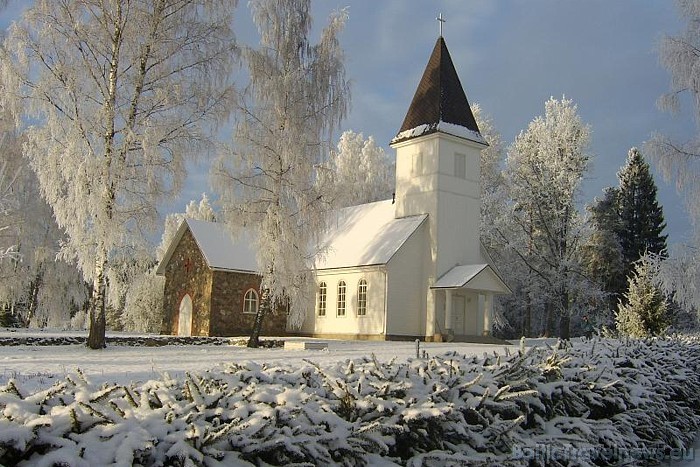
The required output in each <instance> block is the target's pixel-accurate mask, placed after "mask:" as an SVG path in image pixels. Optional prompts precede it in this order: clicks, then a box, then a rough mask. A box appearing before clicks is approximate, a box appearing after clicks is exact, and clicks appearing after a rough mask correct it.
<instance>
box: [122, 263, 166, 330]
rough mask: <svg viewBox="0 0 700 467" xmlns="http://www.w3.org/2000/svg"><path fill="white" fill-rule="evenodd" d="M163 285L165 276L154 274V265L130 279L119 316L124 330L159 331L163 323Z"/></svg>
mask: <svg viewBox="0 0 700 467" xmlns="http://www.w3.org/2000/svg"><path fill="white" fill-rule="evenodd" d="M164 287H165V278H164V277H162V276H157V275H156V274H155V267H153V268H151V269H150V270H149V271H147V272H145V273H143V274H140V275H138V276H136V278H135V279H134V280H132V281H131V283H130V288H129V292H128V293H127V294H126V301H125V304H124V313H123V315H122V317H121V324H122V325H123V327H124V329H125V330H127V331H139V332H154V333H158V332H160V330H161V327H162V324H163V289H164Z"/></svg>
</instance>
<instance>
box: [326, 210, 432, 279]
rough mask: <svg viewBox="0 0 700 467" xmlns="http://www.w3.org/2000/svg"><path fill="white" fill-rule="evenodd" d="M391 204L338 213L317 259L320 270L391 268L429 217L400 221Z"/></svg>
mask: <svg viewBox="0 0 700 467" xmlns="http://www.w3.org/2000/svg"><path fill="white" fill-rule="evenodd" d="M395 208H396V206H395V205H394V204H393V203H392V201H391V200H386V201H378V202H376V203H369V204H361V205H359V206H351V207H349V208H344V209H340V210H338V211H336V212H335V213H334V214H333V219H332V220H331V222H332V225H331V228H330V229H329V230H328V232H326V234H325V235H324V237H323V239H322V241H321V248H322V249H325V252H324V253H323V254H321V255H318V256H317V258H316V269H334V268H347V267H355V266H371V265H375V264H387V263H388V262H389V260H390V259H391V258H392V257H393V256H394V254H396V252H397V251H398V250H399V249H400V248H401V246H402V245H403V244H404V243H405V242H406V240H408V238H409V237H410V236H411V234H413V232H415V231H416V229H418V227H419V226H420V225H421V224H422V223H423V221H425V219H426V218H427V217H428V216H427V214H421V215H418V216H409V217H403V218H400V219H396V218H395V217H394V215H395Z"/></svg>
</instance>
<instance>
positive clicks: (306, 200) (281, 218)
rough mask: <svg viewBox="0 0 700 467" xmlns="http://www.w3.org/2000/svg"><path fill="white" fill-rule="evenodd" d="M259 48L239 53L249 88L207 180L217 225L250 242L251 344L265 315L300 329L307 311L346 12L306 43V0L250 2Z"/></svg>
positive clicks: (340, 110) (339, 92)
mask: <svg viewBox="0 0 700 467" xmlns="http://www.w3.org/2000/svg"><path fill="white" fill-rule="evenodd" d="M250 6H251V9H252V14H253V20H254V22H255V24H256V26H257V27H258V31H259V33H260V47H259V48H257V49H255V48H245V49H244V50H243V51H242V55H243V59H244V62H245V64H246V66H247V68H248V74H249V77H250V83H249V85H248V87H247V89H246V92H245V93H244V95H243V98H242V99H241V101H240V102H239V109H240V112H241V114H242V117H241V118H240V121H239V122H238V124H237V126H236V128H235V134H234V147H233V149H232V150H231V151H230V153H229V154H228V155H227V156H225V157H222V158H221V159H220V160H219V163H218V164H217V165H216V167H215V168H214V171H213V178H214V183H215V186H216V188H217V189H218V194H219V197H220V202H221V205H222V206H223V209H222V212H223V216H224V221H225V222H226V223H227V224H228V225H230V226H231V227H232V229H233V230H237V229H240V228H241V227H242V226H245V227H246V228H249V229H252V230H254V231H255V232H256V233H257V235H256V236H255V238H256V240H255V242H254V246H255V248H256V250H257V259H258V265H259V267H260V272H261V275H262V282H261V288H262V292H263V297H265V300H263V302H264V303H265V304H269V305H270V306H267V305H265V306H260V307H259V312H258V315H257V316H256V322H255V326H254V330H253V333H252V335H251V339H250V341H249V345H251V346H255V345H257V338H258V334H259V332H260V328H261V325H262V320H263V319H264V315H265V313H266V312H267V311H266V310H267V309H268V308H276V307H277V305H286V304H288V305H289V323H290V325H291V326H300V325H301V323H302V322H303V320H304V317H305V315H306V312H307V311H308V309H310V308H312V307H313V297H314V287H313V277H314V276H313V271H312V268H313V264H312V261H311V260H312V257H313V254H314V252H313V251H311V249H310V247H311V246H312V245H314V244H316V243H317V240H318V237H319V235H320V234H321V232H322V231H323V230H324V229H325V226H326V212H327V211H328V209H330V207H331V206H332V201H333V200H332V196H329V195H328V193H329V191H328V190H329V187H327V186H324V185H323V183H321V181H322V180H327V179H328V177H322V176H319V171H320V170H322V168H323V167H328V154H329V151H330V148H331V142H330V141H331V136H332V133H333V129H334V127H335V125H337V124H338V123H339V122H340V121H341V119H342V118H344V117H345V115H346V112H347V107H348V101H349V88H348V83H347V81H346V79H345V68H344V63H343V61H344V58H343V50H342V48H341V47H340V43H339V35H340V33H341V31H342V29H343V27H344V25H345V21H346V17H347V14H346V12H345V11H341V12H339V13H336V14H334V15H332V16H331V17H330V19H329V23H328V24H327V26H326V27H325V28H324V29H323V31H322V32H321V35H320V39H319V42H318V43H317V44H312V43H311V42H310V38H309V34H310V32H311V13H310V0H286V1H283V0H255V1H252V2H251V3H250Z"/></svg>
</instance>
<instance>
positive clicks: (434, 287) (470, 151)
mask: <svg viewBox="0 0 700 467" xmlns="http://www.w3.org/2000/svg"><path fill="white" fill-rule="evenodd" d="M486 146H487V143H486V141H485V140H484V138H483V137H482V136H481V134H480V132H479V128H478V126H477V123H476V121H475V119H474V116H473V114H472V112H471V110H470V108H469V102H468V101H467V97H466V95H465V93H464V90H463V88H462V85H461V83H460V80H459V77H458V76H457V72H456V70H455V67H454V64H453V62H452V59H451V57H450V54H449V51H448V50H447V45H446V44H445V40H444V39H443V37H439V38H438V40H437V42H436V44H435V47H434V49H433V51H432V54H431V56H430V59H429V60H428V64H427V66H426V68H425V71H424V73H423V76H422V78H421V80H420V83H419V84H418V89H417V90H416V93H415V95H414V97H413V101H412V102H411V105H410V107H409V109H408V112H407V114H406V117H405V119H404V120H403V124H402V125H401V127H400V129H399V131H398V134H397V135H396V137H394V139H393V140H392V141H391V147H392V148H393V149H395V151H396V190H395V199H390V200H386V201H379V202H375V203H369V204H363V205H359V206H352V207H349V208H344V209H340V210H338V211H335V212H333V213H331V215H332V219H331V220H332V222H331V223H332V227H331V228H330V229H329V231H328V232H326V234H325V236H324V242H323V243H324V244H323V246H325V247H327V250H326V254H325V255H323V256H322V257H319V258H317V260H316V264H315V267H316V286H317V287H316V299H315V307H314V308H313V309H310V310H308V312H307V315H306V318H305V320H304V323H303V325H302V327H301V329H295V330H292V329H286V330H285V320H286V316H283V313H282V314H277V315H275V316H274V317H271V316H268V318H270V319H268V323H267V328H266V329H264V332H265V333H267V334H268V335H281V334H283V333H284V332H285V331H286V333H288V334H296V335H302V336H313V337H322V338H338V339H375V340H398V339H416V338H418V339H421V340H425V341H443V340H463V341H481V342H485V341H489V340H490V339H491V337H490V335H491V326H492V317H493V301H494V296H495V295H496V294H504V293H509V292H510V291H509V289H508V286H507V285H506V284H505V283H504V282H503V280H501V278H500V277H499V275H498V273H497V271H496V270H495V268H494V267H493V266H492V264H491V262H490V260H489V258H488V255H487V254H486V252H485V250H484V248H483V247H482V245H481V242H480V239H479V223H480V211H481V209H480V208H481V199H480V193H481V187H480V152H481V150H482V149H483V148H485V147H486ZM257 272H258V269H257V265H256V262H255V254H254V252H253V251H252V250H251V248H250V242H249V241H248V237H246V236H245V235H244V236H242V237H239V238H236V239H232V238H231V237H230V236H229V235H228V234H227V233H226V232H225V231H224V229H223V227H222V226H220V225H218V224H215V223H208V222H202V221H192V220H186V221H184V222H183V223H182V225H181V226H180V228H179V230H178V233H177V235H176V236H175V238H174V240H173V242H172V243H171V245H170V247H169V249H168V251H167V253H166V255H165V257H164V258H163V260H162V262H161V263H160V265H159V267H158V271H157V273H158V274H162V275H165V278H166V285H165V304H164V306H165V315H166V320H165V325H164V329H163V332H164V333H167V334H192V335H246V334H247V333H248V332H249V331H250V328H251V326H252V318H253V317H254V316H255V312H256V311H257V307H258V305H259V290H258V288H259V276H258V275H257Z"/></svg>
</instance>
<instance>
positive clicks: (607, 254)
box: [584, 187, 627, 311]
mask: <svg viewBox="0 0 700 467" xmlns="http://www.w3.org/2000/svg"><path fill="white" fill-rule="evenodd" d="M618 199H619V191H618V189H617V188H615V187H608V188H606V189H605V190H603V196H602V197H601V198H596V199H595V200H594V201H593V203H592V204H591V205H590V206H588V207H587V210H588V212H589V215H590V217H589V223H590V225H591V234H590V236H589V238H588V241H587V242H586V245H585V247H584V258H585V259H584V261H585V265H586V273H587V274H588V276H589V277H590V278H591V279H592V280H593V281H595V282H596V283H597V284H598V286H599V287H600V289H601V290H602V291H603V292H605V293H606V295H607V299H606V303H607V307H606V311H612V310H614V309H615V307H616V306H617V303H618V301H619V300H620V298H621V297H622V294H623V293H624V292H625V290H626V288H627V281H626V278H625V276H624V264H623V258H622V247H621V245H620V237H619V235H618V233H619V232H620V230H621V225H622V221H621V219H620V214H619V209H618Z"/></svg>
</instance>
